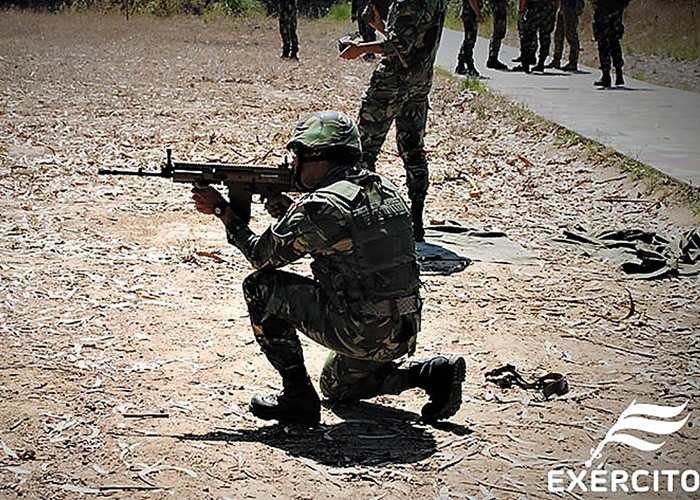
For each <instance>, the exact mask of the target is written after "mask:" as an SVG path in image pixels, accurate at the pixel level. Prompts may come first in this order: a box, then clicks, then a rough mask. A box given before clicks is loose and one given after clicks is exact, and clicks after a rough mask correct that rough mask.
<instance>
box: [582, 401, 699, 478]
mask: <svg viewBox="0 0 700 500" xmlns="http://www.w3.org/2000/svg"><path fill="white" fill-rule="evenodd" d="M686 406H688V402H686V403H685V404H684V405H682V406H657V405H647V404H637V401H636V400H635V401H632V404H631V405H629V406H628V407H627V409H626V410H625V411H623V412H622V415H620V418H618V419H617V422H616V423H615V425H613V426H612V427H611V428H610V430H609V431H608V433H607V434H606V435H605V438H604V439H603V441H601V443H600V444H599V445H598V447H597V448H596V449H595V450H591V458H589V459H588V460H587V461H586V467H590V466H591V464H593V461H594V460H596V459H597V458H600V456H601V452H602V451H603V447H605V445H606V444H608V443H622V444H626V445H629V446H632V447H634V448H637V449H638V450H642V451H656V450H658V449H659V448H661V447H662V446H663V445H664V444H665V441H664V442H661V443H652V442H651V441H645V440H644V439H640V438H638V437H635V436H632V435H631V434H627V433H625V432H621V431H626V430H632V431H641V432H648V433H651V434H663V435H668V434H673V433H674V432H678V431H679V430H680V429H681V428H682V427H683V426H684V425H685V423H686V422H687V421H688V418H689V416H687V417H685V418H684V419H683V420H677V421H670V422H668V421H665V420H669V419H672V418H675V417H677V416H678V415H680V414H681V413H682V412H683V410H685V407H686ZM648 417H653V418H648ZM655 419H661V420H655Z"/></svg>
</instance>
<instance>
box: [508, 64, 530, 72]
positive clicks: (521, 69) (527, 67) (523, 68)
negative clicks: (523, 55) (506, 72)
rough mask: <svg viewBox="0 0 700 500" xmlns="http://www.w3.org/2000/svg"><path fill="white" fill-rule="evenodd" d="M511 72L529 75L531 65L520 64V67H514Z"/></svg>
mask: <svg viewBox="0 0 700 500" xmlns="http://www.w3.org/2000/svg"><path fill="white" fill-rule="evenodd" d="M511 71H516V72H520V73H529V72H530V65H529V64H528V63H520V65H519V66H516V67H514V68H513V69H512V70H511Z"/></svg>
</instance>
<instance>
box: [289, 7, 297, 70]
mask: <svg viewBox="0 0 700 500" xmlns="http://www.w3.org/2000/svg"><path fill="white" fill-rule="evenodd" d="M298 54H299V39H298V38H297V13H296V5H295V7H294V15H293V16H292V18H291V20H290V23H289V58H290V59H299V56H298Z"/></svg>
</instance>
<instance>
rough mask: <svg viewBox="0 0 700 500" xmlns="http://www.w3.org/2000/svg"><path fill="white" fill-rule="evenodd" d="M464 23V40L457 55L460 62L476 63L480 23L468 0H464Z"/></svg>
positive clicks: (466, 63) (469, 64)
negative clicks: (475, 52)
mask: <svg viewBox="0 0 700 500" xmlns="http://www.w3.org/2000/svg"><path fill="white" fill-rule="evenodd" d="M461 17H462V24H463V25H464V40H463V41H462V46H461V47H460V49H459V55H458V56H457V63H458V64H465V65H467V66H473V65H474V45H476V36H477V33H478V31H479V23H478V22H477V20H476V13H475V12H474V11H473V10H472V6H471V5H469V2H468V1H467V0H464V1H463V2H462V15H461Z"/></svg>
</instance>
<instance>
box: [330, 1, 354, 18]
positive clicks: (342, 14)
mask: <svg viewBox="0 0 700 500" xmlns="http://www.w3.org/2000/svg"><path fill="white" fill-rule="evenodd" d="M351 13H352V6H351V4H350V2H339V3H336V4H335V5H333V6H331V8H330V9H329V10H328V14H326V16H325V18H326V19H327V20H329V21H349V20H350V17H351Z"/></svg>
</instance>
